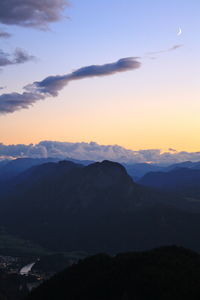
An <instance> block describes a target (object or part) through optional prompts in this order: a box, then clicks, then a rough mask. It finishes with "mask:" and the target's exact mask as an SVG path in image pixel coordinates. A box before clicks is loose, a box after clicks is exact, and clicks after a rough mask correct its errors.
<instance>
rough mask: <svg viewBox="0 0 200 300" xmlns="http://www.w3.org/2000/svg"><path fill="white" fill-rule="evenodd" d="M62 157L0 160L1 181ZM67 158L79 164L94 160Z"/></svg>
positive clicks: (89, 162) (87, 163)
mask: <svg viewBox="0 0 200 300" xmlns="http://www.w3.org/2000/svg"><path fill="white" fill-rule="evenodd" d="M59 160H60V159H59V158H55V157H53V158H52V157H47V158H29V157H27V158H17V159H13V160H4V161H2V162H0V183H1V182H7V181H8V180H10V179H13V178H14V177H16V176H18V175H20V174H21V173H23V172H24V171H26V170H28V169H29V168H31V167H33V166H38V165H41V164H44V163H48V162H58V161H59ZM66 160H69V161H72V162H74V163H77V164H83V165H86V166H87V165H89V164H91V163H92V161H87V160H83V161H80V160H77V159H73V158H68V159H67V158H66Z"/></svg>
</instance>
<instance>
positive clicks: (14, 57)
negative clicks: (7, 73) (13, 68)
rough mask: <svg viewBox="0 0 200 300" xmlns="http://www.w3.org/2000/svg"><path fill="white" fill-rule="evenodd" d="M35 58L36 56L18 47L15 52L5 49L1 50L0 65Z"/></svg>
mask: <svg viewBox="0 0 200 300" xmlns="http://www.w3.org/2000/svg"><path fill="white" fill-rule="evenodd" d="M33 59H35V58H34V56H32V55H29V54H28V53H26V52H25V51H24V50H22V49H20V48H17V49H16V50H15V52H14V53H13V54H9V53H6V52H4V51H3V50H0V67H5V66H8V65H16V64H23V63H25V62H28V61H30V60H33Z"/></svg>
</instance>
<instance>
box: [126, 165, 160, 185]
mask: <svg viewBox="0 0 200 300" xmlns="http://www.w3.org/2000/svg"><path fill="white" fill-rule="evenodd" d="M124 167H125V168H126V170H127V172H128V173H129V175H130V176H131V177H132V178H133V179H134V180H136V181H138V180H139V179H140V178H141V177H143V176H144V175H145V174H146V173H149V172H158V171H163V170H165V167H162V166H160V165H155V164H147V163H137V164H124Z"/></svg>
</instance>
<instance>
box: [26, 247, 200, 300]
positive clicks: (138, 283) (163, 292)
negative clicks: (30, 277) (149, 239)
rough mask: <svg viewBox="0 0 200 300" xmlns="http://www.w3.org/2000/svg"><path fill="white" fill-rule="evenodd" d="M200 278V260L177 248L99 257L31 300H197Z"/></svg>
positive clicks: (40, 290) (44, 286)
mask: <svg viewBox="0 0 200 300" xmlns="http://www.w3.org/2000/svg"><path fill="white" fill-rule="evenodd" d="M199 274H200V256H199V255H198V254H196V253H194V252H192V251H189V250H186V249H184V248H179V247H175V246H174V247H163V248H160V249H156V250H153V251H149V252H141V253H134V252H133V253H131V252H130V253H123V254H119V255H117V256H115V257H111V256H108V255H106V254H98V255H95V256H92V257H89V258H86V259H84V260H82V261H80V262H79V263H78V264H76V265H73V266H71V267H69V268H68V269H66V270H65V271H63V272H61V273H59V274H57V275H56V276H54V277H53V278H51V279H50V280H48V281H47V282H45V283H44V284H42V285H41V286H40V287H39V288H37V289H36V290H34V291H33V292H32V293H31V294H30V295H29V296H28V297H27V300H43V299H48V300H55V299H59V300H64V299H71V300H79V299H82V300H133V299H140V300H147V299H148V300H160V299H163V300H164V299H165V300H177V299H182V300H188V299H193V300H197V299H199V298H200V276H199Z"/></svg>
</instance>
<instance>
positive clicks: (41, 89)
mask: <svg viewBox="0 0 200 300" xmlns="http://www.w3.org/2000/svg"><path fill="white" fill-rule="evenodd" d="M140 66H141V63H140V62H139V61H137V60H136V58H134V57H127V58H122V59H120V60H118V61H117V62H114V63H110V64H104V65H92V66H87V67H83V68H80V69H78V70H76V71H74V72H72V73H69V74H66V75H62V76H60V75H57V76H49V77H47V78H45V79H44V80H42V81H37V82H34V83H33V84H29V85H27V86H25V87H24V90H25V91H24V92H23V93H22V94H19V93H10V94H2V95H1V96H0V113H12V112H14V111H17V110H20V109H22V108H28V107H29V106H31V105H32V104H34V103H35V102H36V101H38V100H42V99H45V98H46V97H48V96H54V97H55V96H57V95H58V92H59V91H60V90H61V89H62V88H64V87H65V86H66V85H67V84H68V83H69V82H70V81H72V80H78V79H84V78H90V77H99V76H108V75H112V74H115V73H118V72H126V71H129V70H134V69H138V68H140Z"/></svg>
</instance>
